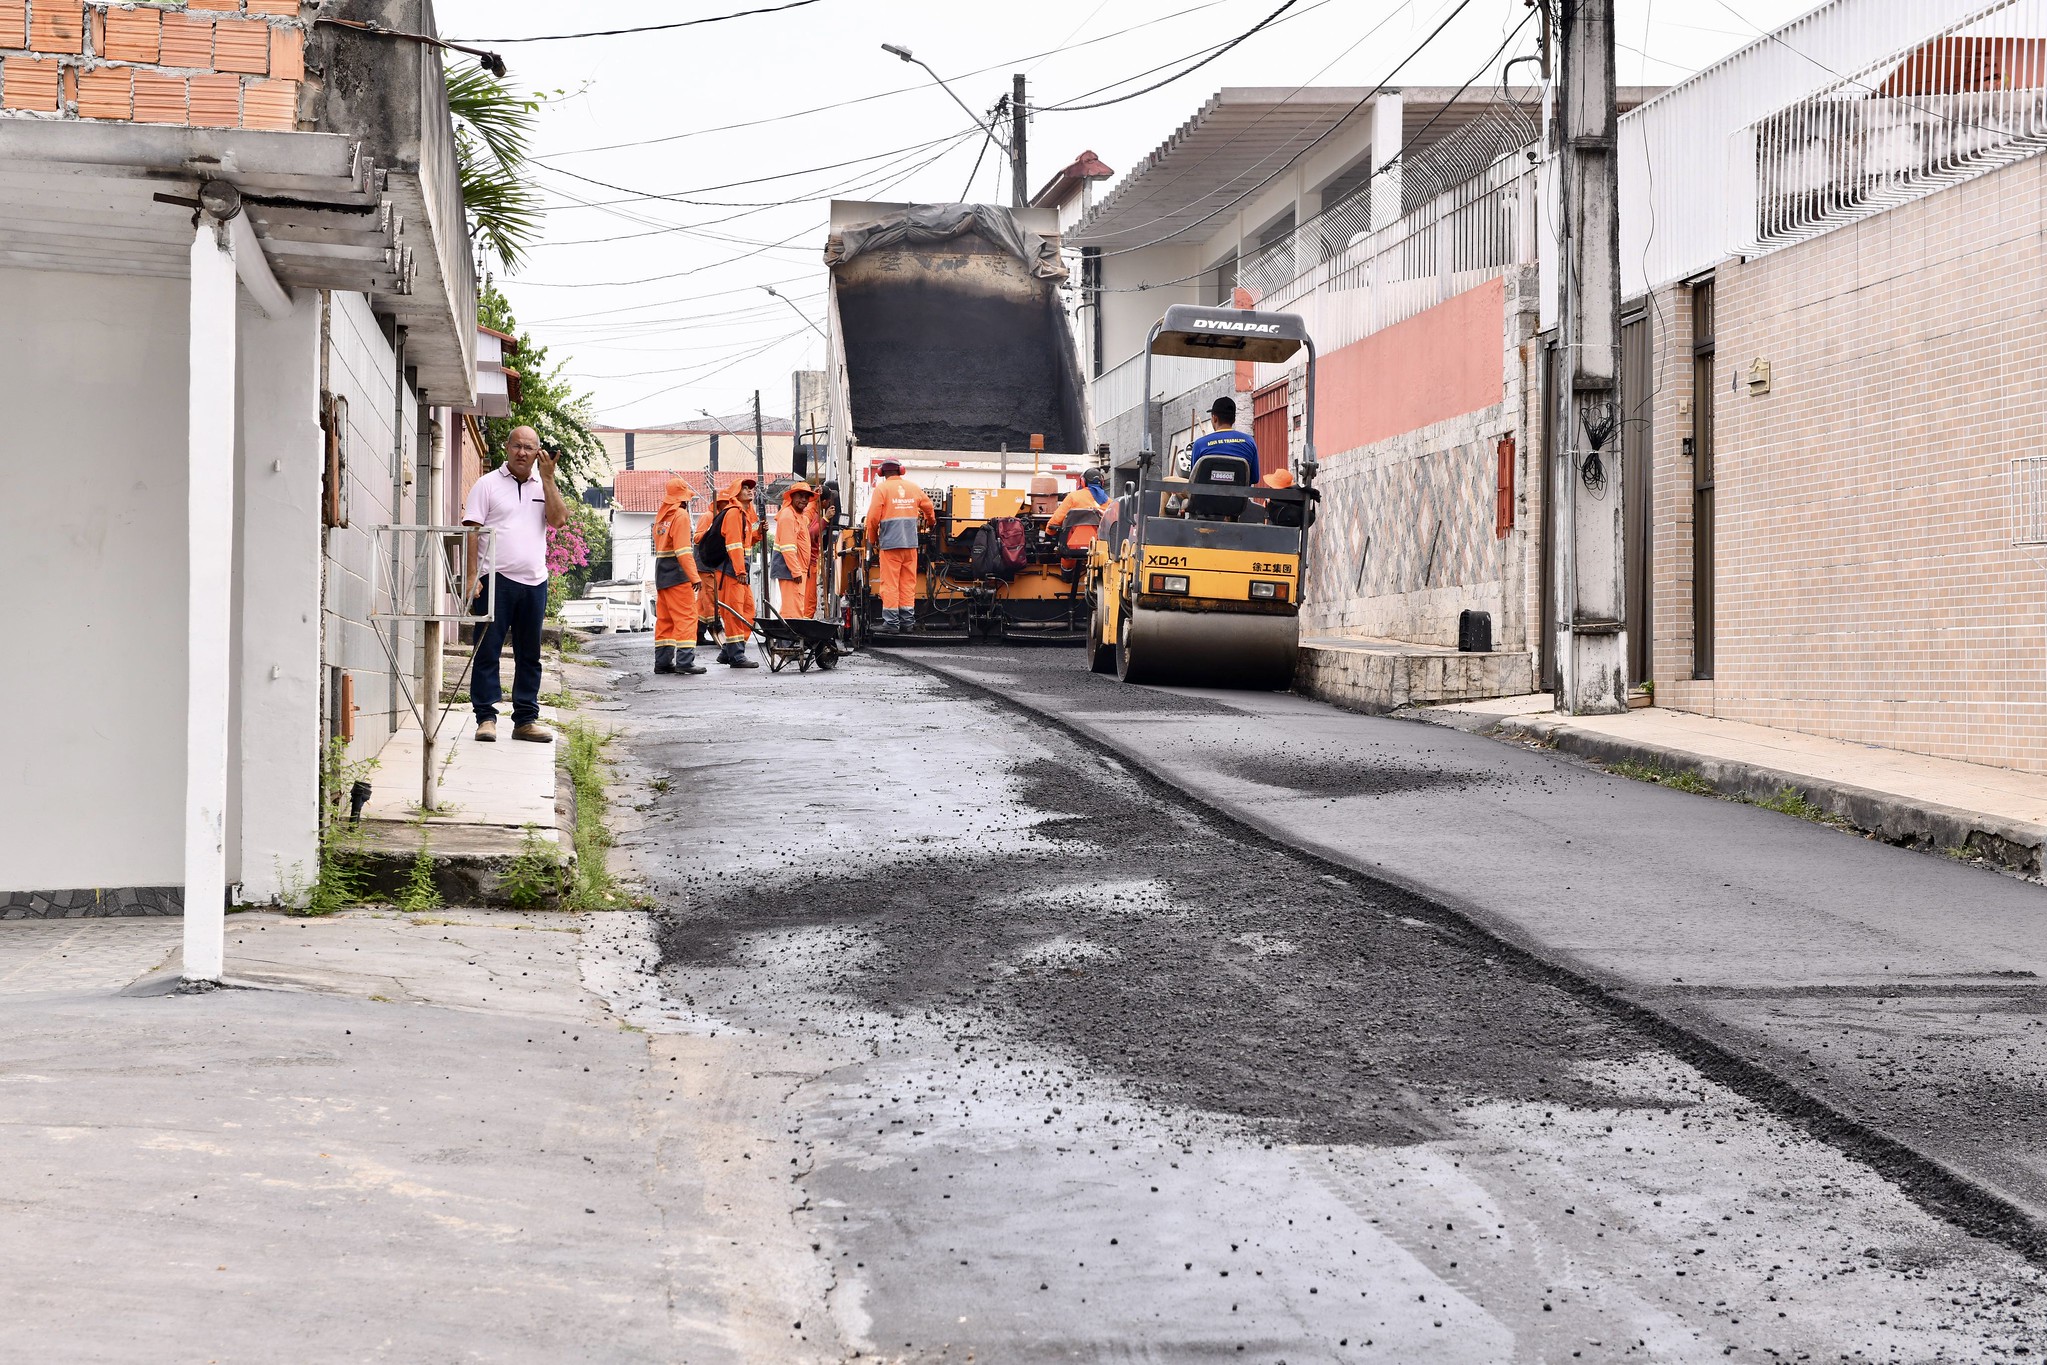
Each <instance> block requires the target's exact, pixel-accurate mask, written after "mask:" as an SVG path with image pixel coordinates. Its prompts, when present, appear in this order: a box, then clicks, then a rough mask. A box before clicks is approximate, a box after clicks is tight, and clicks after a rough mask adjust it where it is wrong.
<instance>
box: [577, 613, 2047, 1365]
mask: <svg viewBox="0 0 2047 1365" xmlns="http://www.w3.org/2000/svg"><path fill="white" fill-rule="evenodd" d="M598 649H599V652H600V653H602V654H605V655H607V656H609V657H612V658H614V659H617V660H618V661H619V662H620V666H621V667H622V668H623V669H624V670H625V671H624V672H623V674H622V676H621V677H620V679H619V684H618V690H619V698H618V710H617V713H616V716H615V718H608V719H612V720H613V721H614V723H616V724H617V725H618V726H619V727H620V729H621V731H622V734H623V738H624V750H625V753H624V755H623V759H622V767H621V772H622V773H623V774H624V776H625V780H626V782H627V783H628V784H630V785H633V786H634V788H635V790H636V791H637V792H639V793H641V794H643V795H644V799H642V800H638V801H636V802H635V804H636V805H638V806H639V807H641V809H640V810H639V811H638V812H637V813H636V816H635V819H634V822H633V823H632V825H631V826H629V827H628V828H626V829H623V830H622V831H621V833H620V842H621V848H622V850H624V851H625V852H626V853H627V855H628V856H629V858H630V859H631V861H632V864H633V867H634V869H635V870H636V872H637V873H638V875H639V877H640V879H641V881H642V882H643V884H644V885H645V886H646V887H647V889H648V892H649V894H650V896H651V898H652V900H653V901H654V903H655V905H656V907H657V908H656V911H655V913H654V921H653V928H654V933H655V935H656V937H657V940H658V943H659V948H660V967H659V971H658V976H657V979H656V981H655V982H654V986H655V989H656V991H657V992H658V994H659V996H660V999H661V1001H662V1008H661V1010H660V1011H656V1012H655V1013H654V1015H653V1016H652V1017H656V1018H658V1019H661V1020H667V1021H672V1022H665V1023H658V1024H656V1025H655V1026H656V1027H661V1028H670V1029H675V1030H678V1031H686V1032H690V1033H693V1034H695V1035H697V1036H698V1037H700V1038H709V1037H717V1038H719V1039H721V1044H720V1045H721V1046H723V1045H724V1044H725V1043H726V1042H730V1043H731V1045H732V1047H733V1051H731V1052H730V1053H726V1054H721V1057H722V1060H720V1061H718V1062H717V1063H715V1064H716V1065H720V1066H725V1067H733V1068H745V1069H747V1074H748V1075H750V1076H752V1077H753V1078H754V1079H755V1081H756V1082H757V1083H759V1084H761V1085H766V1086H768V1087H769V1088H770V1089H772V1091H773V1092H774V1098H773V1099H772V1100H761V1101H760V1102H759V1103H758V1105H757V1106H756V1109H755V1111H753V1112H750V1113H749V1114H748V1115H747V1121H748V1122H750V1123H752V1124H754V1125H756V1127H757V1129H758V1133H759V1141H760V1142H761V1144H762V1149H763V1151H764V1152H765V1151H767V1150H769V1147H770V1144H772V1150H773V1151H774V1152H776V1153H777V1154H778V1155H777V1156H776V1157H775V1158H774V1163H775V1165H776V1167H777V1169H778V1170H779V1171H780V1174H775V1173H774V1172H772V1171H763V1172H762V1174H763V1175H764V1176H767V1177H769V1178H772V1179H773V1180H775V1181H776V1182H777V1184H776V1185H775V1188H777V1189H780V1190H782V1191H784V1197H785V1198H786V1201H787V1215H788V1217H790V1218H792V1219H794V1220H795V1221H796V1223H797V1225H798V1226H799V1227H802V1228H805V1229H807V1231H808V1233H809V1235H810V1236H811V1238H812V1243H811V1244H812V1247H813V1250H814V1253H815V1255H816V1257H817V1258H818V1260H819V1261H820V1263H821V1264H822V1266H823V1267H824V1269H825V1270H826V1272H827V1273H828V1274H829V1276H830V1286H831V1287H830V1289H829V1291H828V1293H827V1294H826V1310H825V1311H826V1312H827V1313H828V1315H829V1322H830V1325H831V1332H830V1334H829V1337H828V1338H827V1337H826V1336H825V1335H824V1334H822V1333H820V1334H817V1335H813V1334H812V1333H811V1332H810V1331H809V1329H806V1330H805V1333H804V1343H805V1349H806V1350H812V1349H814V1350H815V1352H816V1354H815V1356H814V1357H813V1356H810V1355H802V1356H801V1357H800V1358H805V1359H809V1358H817V1359H837V1358H849V1357H851V1356H854V1355H859V1356H860V1357H861V1358H869V1357H875V1358H883V1359H904V1360H927V1359H928V1360H940V1359H944V1360H965V1359H970V1358H972V1359H982V1360H1129V1359H1158V1360H1188V1359H1209V1358H1228V1359H1257V1360H1267V1361H1273V1360H1284V1361H1294V1362H1301V1361H1310V1360H1373V1359H1377V1360H1400V1361H1409V1360H1440V1361H1494V1360H1520V1359H1531V1360H1532V1359H1571V1358H1578V1359H1590V1360H1599V1359H1628V1358H1637V1359H1656V1360H1707V1359H1712V1360H1724V1359H1730V1358H1732V1359H1757V1360H1763V1359H1816V1360H1818V1359H1827V1360H1832V1359H1843V1360H1846V1359H1899V1360H1932V1359H2007V1358H2010V1359H2017V1358H2022V1357H2023V1356H2024V1355H2025V1354H2026V1353H2027V1352H2028V1351H2029V1350H2030V1349H2035V1347H2034V1343H2037V1342H2040V1341H2041V1340H2043V1339H2047V1295H2043V1293H2042V1288H2043V1286H2042V1280H2041V1275H2040V1272H2039V1271H2038V1270H2037V1269H2036V1268H2035V1267H2034V1266H2032V1265H2030V1264H2028V1263H2027V1262H2026V1261H2025V1260H2024V1259H2023V1258H2021V1257H2019V1256H2017V1255H2016V1254H2014V1253H2012V1252H2011V1251H2009V1250H2007V1249H2006V1248H2004V1247H2002V1246H1999V1245H1996V1244H1994V1243H1992V1242H1988V1241H1985V1240H1982V1239H1980V1238H1977V1237H1974V1236H1971V1235H1969V1234H1967V1233H1965V1232H1963V1231H1961V1230H1959V1229H1957V1228H1955V1227H1953V1226H1951V1225H1949V1224H1947V1223H1945V1222H1943V1221H1942V1220H1940V1219H1939V1218H1936V1217H1934V1216H1931V1215H1930V1214H1928V1213H1927V1212H1926V1211H1925V1210H1923V1209H1922V1208H1920V1207H1918V1206H1917V1205H1915V1204H1914V1202H1913V1201H1912V1200H1911V1199H1909V1198H1907V1197H1906V1196H1905V1194H1904V1193H1902V1192H1901V1191H1900V1190H1899V1189H1898V1188H1896V1187H1894V1186H1893V1185H1891V1184H1889V1183H1888V1182H1886V1181H1885V1180H1884V1179H1882V1178H1881V1177H1879V1176H1878V1175H1876V1174H1875V1173H1874V1172H1873V1171H1871V1170H1870V1169H1869V1168H1868V1167H1866V1166H1863V1165H1861V1164H1860V1163H1858V1162H1856V1161H1854V1160H1852V1159H1850V1158H1849V1157H1847V1156H1844V1155H1843V1154H1842V1153H1841V1152H1839V1151H1837V1150H1835V1149H1833V1148H1831V1147H1828V1146H1826V1145H1825V1144H1823V1143H1820V1142H1817V1141H1815V1140H1813V1139H1812V1138H1811V1137H1810V1136H1809V1135H1808V1134H1807V1133H1805V1132H1804V1131H1803V1130H1802V1129H1801V1128H1800V1127H1799V1126H1798V1125H1796V1124H1793V1123H1789V1122H1786V1121H1784V1120H1783V1119H1782V1118H1780V1117H1778V1116H1777V1115H1775V1114H1773V1113H1772V1112H1770V1111H1769V1109H1768V1108H1766V1107H1765V1106H1763V1105H1760V1104H1757V1103H1755V1102H1754V1101H1752V1100H1749V1099H1746V1098H1744V1097H1743V1096H1741V1095H1739V1094H1737V1093H1735V1092H1733V1091H1731V1090H1729V1089H1727V1088H1726V1087H1725V1086H1723V1085H1721V1084H1719V1083H1717V1082H1716V1081H1714V1080H1713V1079H1712V1078H1710V1077H1709V1076H1707V1075H1704V1074H1702V1073H1701V1072H1699V1071H1698V1070H1697V1069H1695V1068H1694V1067H1693V1066H1691V1065H1689V1064H1688V1063H1686V1062H1685V1061H1683V1060H1681V1059H1680V1058H1678V1057H1676V1056H1674V1055H1672V1053H1671V1052H1670V1051H1668V1050H1667V1049H1666V1048H1665V1047H1663V1046H1661V1045H1660V1044H1659V1043H1658V1041H1657V1040H1656V1039H1655V1038H1654V1037H1651V1036H1649V1035H1647V1034H1645V1033H1643V1032H1641V1031H1640V1030H1639V1029H1637V1028H1636V1027H1635V1026H1634V1025H1633V1023H1632V1022H1631V1021H1630V1020H1629V1019H1628V1018H1627V1017H1625V1015H1624V1014H1622V1013H1619V1012H1616V1011H1614V1010H1611V1009H1608V1008H1604V1007H1602V1006H1601V1004H1600V1003H1599V1002H1598V1000H1597V999H1596V998H1589V997H1588V996H1587V995H1586V994H1584V993H1583V992H1578V991H1573V990H1571V989H1567V988H1566V985H1565V984H1562V983H1560V982H1559V980H1558V979H1557V977H1556V975H1555V974H1554V973H1553V972H1551V971H1549V970H1547V969H1545V968H1544V967H1543V966H1542V965H1541V964H1539V963H1534V962H1531V961H1529V960H1528V959H1526V958H1525V957H1523V956H1521V955H1519V954H1517V953H1513V952H1502V951H1500V948H1499V945H1498V944H1497V943H1496V942H1494V941H1493V940H1491V939H1490V938H1488V937H1487V936H1486V935H1484V934H1483V933H1480V932H1477V931H1475V930H1474V929H1472V928H1471V927H1470V926H1469V924H1468V923H1467V922H1466V921H1464V920H1463V919H1461V918H1460V917H1459V916H1457V915H1456V914H1453V913H1451V912H1450V911H1448V910H1446V909H1444V908H1442V907H1440V906H1438V905H1436V904H1433V903H1432V902H1431V901H1429V900H1428V899H1427V898H1426V897H1423V896H1420V895H1417V894H1415V893H1414V892H1412V891H1408V890H1403V889H1400V888H1397V887H1394V886H1391V885H1388V884H1385V883H1383V882H1379V881H1375V880H1374V879H1372V878H1370V877H1367V876H1363V875H1359V874H1353V873H1344V872H1341V871H1339V870H1333V869H1332V868H1331V867H1330V865H1329V864H1328V863H1326V862H1324V861H1322V860H1319V859H1316V858H1311V857H1306V856H1302V855H1299V854H1295V853H1292V852H1290V851H1289V850H1287V849H1285V848H1282V847H1279V846H1276V845H1274V844H1273V843H1272V842H1271V841H1270V840H1267V839H1264V838H1262V837H1260V836H1257V835H1253V834H1250V833H1249V832H1247V831H1245V830H1243V829H1242V828H1241V827H1238V826H1235V825H1233V824H1231V823H1229V822H1227V821H1223V820H1220V819H1217V818H1216V817H1214V816H1213V815H1211V814H1210V813H1208V812H1206V811H1205V810H1203V809H1201V808H1199V807H1197V806H1195V805H1193V804H1191V803H1189V802H1187V801H1185V800H1181V799H1177V798H1176V797H1175V796H1174V794H1173V793H1171V792H1170V791H1168V790H1165V789H1163V788H1161V787H1160V786H1159V784H1157V783H1155V782H1153V781H1151V780H1149V779H1148V778H1145V777H1143V776H1141V775H1140V774H1137V773H1135V772H1133V771H1131V770H1129V769H1127V768H1125V767H1123V766H1122V765H1121V764H1119V763H1118V762H1116V761H1115V760H1113V759H1110V758H1107V757H1105V756H1104V755H1102V754H1100V753H1098V752H1096V751H1095V750H1094V749H1092V748H1090V747H1088V746H1086V745H1083V744H1081V743H1079V742H1077V741H1075V740H1074V739H1072V738H1070V737H1069V736H1067V735H1065V734H1063V733H1061V732H1059V731H1058V730H1056V729H1054V728H1052V727H1049V726H1044V725H1034V724H1032V723H1031V722H1030V721H1029V719H1028V718H1027V717H1024V716H1020V715H1018V714H1017V713H1016V712H1014V711H1013V710H1010V709H1007V708H1003V707H1000V706H997V705H995V704H993V703H991V702H990V701H988V700H987V699H985V698H984V697H982V696H979V695H976V694H974V693H971V692H968V691H964V690H961V689H959V688H956V687H953V686H951V685H948V684H947V683H945V682H943V681H941V680H939V679H937V678H934V677H931V676H929V675H926V674H923V673H921V672H918V671H916V670H913V669H911V668H909V667H907V666H905V665H903V664H901V663H898V662H894V661H891V660H888V659H885V658H882V657H877V656H874V655H865V656H860V657H857V658H855V659H852V660H849V661H848V662H847V664H846V665H845V666H844V667H842V668H841V669H839V670H837V671H836V672H834V673H833V674H831V675H828V676H823V677H812V676H795V675H781V676H769V675H766V674H757V675H753V676H748V677H741V676H738V675H734V674H732V673H730V672H723V671H721V672H719V673H714V674H713V675H711V676H710V677H709V678H706V679H703V680H689V681H676V680H671V679H667V678H654V677H651V676H649V675H647V674H646V673H645V672H644V663H643V662H642V661H640V660H639V659H638V653H639V652H640V651H639V649H637V648H636V647H635V642H631V641H606V642H603V643H601V644H600V645H599V646H598ZM1074 668H1075V670H1076V672H1077V673H1080V666H1079V664H1078V662H1077V660H1076V661H1075V663H1074ZM1080 676H1082V677H1085V676H1086V675H1085V674H1084V673H1080ZM1103 686H1104V687H1113V686H1114V685H1113V684H1109V683H1107V682H1106V681H1104V683H1103ZM1132 695H1133V694H1132V693H1130V692H1129V691H1127V690H1126V691H1124V692H1123V693H1121V694H1120V695H1118V694H1116V693H1113V692H1109V693H1094V694H1090V695H1088V696H1087V698H1086V700H1085V702H1084V703H1083V704H1085V705H1089V706H1094V707H1097V708H1103V709H1102V710H1098V711H1097V714H1103V713H1109V712H1106V708H1107V706H1108V704H1109V700H1110V699H1111V698H1112V697H1113V698H1114V699H1115V700H1116V701H1119V702H1121V704H1123V705H1125V706H1129V705H1130V701H1129V698H1130V697H1131V696H1132ZM1134 695H1136V696H1140V697H1145V698H1147V700H1144V701H1140V702H1138V703H1137V706H1138V707H1139V708H1142V709H1144V710H1145V712H1146V714H1148V715H1150V716H1152V717H1153V718H1154V719H1155V720H1166V719H1169V718H1170V716H1171V715H1172V713H1173V709H1174V708H1187V709H1189V710H1192V709H1193V708H1195V707H1206V708H1208V711H1209V713H1210V714H1215V712H1216V709H1217V703H1214V702H1211V701H1209V700H1208V699H1204V698H1195V697H1185V696H1176V695H1173V694H1166V693H1144V692H1139V693H1136V694H1134ZM1220 705H1221V706H1223V707H1227V705H1228V703H1221V704H1220ZM1236 761H1237V762H1238V764H1239V771H1240V774H1241V775H1242V776H1243V777H1244V778H1245V780H1247V781H1252V782H1261V783H1270V784H1273V785H1280V784H1284V785H1286V786H1288V787H1291V788H1292V789H1294V790H1297V791H1308V792H1313V791H1320V790H1325V789H1327V790H1332V791H1336V790H1340V791H1342V792H1343V793H1346V794H1355V793H1364V794H1370V793H1372V792H1375V791H1379V792H1385V793H1412V792H1414V791H1417V790H1421V789H1429V790H1434V791H1448V792H1455V791H1460V790H1482V789H1484V788H1485V787H1486V786H1487V785H1488V784H1492V783H1495V782H1497V781H1498V780H1499V777H1498V775H1497V774H1496V773H1493V772H1489V771H1487V770H1485V768H1484V767H1483V766H1481V765H1477V764H1472V763H1468V762H1466V763H1445V764H1438V763H1428V762H1412V761H1409V762H1397V763H1389V764H1386V765H1384V766H1383V767H1378V768H1374V769H1372V770H1369V771H1366V772H1363V773H1360V772H1358V771H1357V770H1356V765H1350V766H1349V767H1348V768H1346V769H1345V770H1342V771H1339V770H1336V769H1335V768H1333V767H1330V766H1326V765H1325V766H1323V767H1317V766H1316V765H1314V764H1313V763H1304V762H1301V761H1299V760H1298V758H1296V757H1292V756H1288V755H1284V754H1272V753H1259V752H1246V753H1243V754H1240V755H1237V756H1236ZM1466 852H1468V850H1463V849H1455V848H1450V849H1446V850H1445V854H1446V856H1463V855H1464V854H1465V853H1466ZM635 1017H636V1018H637V1017H638V1016H635ZM704 1065H705V1066H706V1067H710V1066H712V1065H714V1063H713V1062H712V1061H710V1060H706V1061H705V1062H704ZM784 1151H786V1153H787V1155H786V1156H781V1155H779V1154H780V1153H782V1152H784ZM784 1163H786V1164H784ZM812 1326H813V1327H815V1326H816V1323H815V1322H814V1321H813V1322H812ZM834 1350H837V1351H838V1352H839V1354H838V1355H834V1354H833V1351H834ZM791 1358H799V1357H798V1356H795V1355H792V1357H791Z"/></svg>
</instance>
